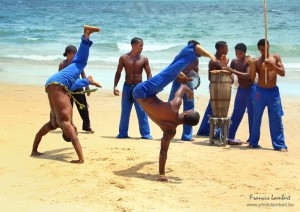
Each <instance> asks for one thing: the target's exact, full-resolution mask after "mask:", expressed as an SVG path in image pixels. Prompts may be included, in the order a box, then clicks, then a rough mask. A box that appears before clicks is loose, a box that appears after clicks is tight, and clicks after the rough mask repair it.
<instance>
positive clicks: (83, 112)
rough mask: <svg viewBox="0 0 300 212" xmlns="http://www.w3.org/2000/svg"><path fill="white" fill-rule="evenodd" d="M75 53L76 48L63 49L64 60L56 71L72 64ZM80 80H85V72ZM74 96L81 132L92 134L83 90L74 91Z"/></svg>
mask: <svg viewBox="0 0 300 212" xmlns="http://www.w3.org/2000/svg"><path fill="white" fill-rule="evenodd" d="M76 52H77V48H76V47H75V46H73V45H69V46H67V47H66V49H65V53H64V54H63V55H64V56H65V57H66V59H65V60H63V61H62V62H61V63H60V64H59V67H58V71H61V70H62V69H64V68H65V67H67V66H68V65H70V64H71V63H72V60H73V58H74V56H75V54H76ZM81 78H86V74H85V71H84V70H82V72H81ZM85 90H90V88H89V86H87V87H85ZM74 92H75V93H76V94H73V97H74V99H75V100H76V101H75V105H76V107H77V110H78V112H79V115H80V117H81V119H82V130H84V131H86V132H89V133H94V130H92V128H91V122H90V117H89V108H88V103H87V101H86V97H85V93H82V92H83V88H79V89H76V90H74ZM90 94H91V93H87V96H90ZM73 103H74V100H73V98H71V105H72V107H73ZM82 105H84V108H80V107H81V106H82Z"/></svg>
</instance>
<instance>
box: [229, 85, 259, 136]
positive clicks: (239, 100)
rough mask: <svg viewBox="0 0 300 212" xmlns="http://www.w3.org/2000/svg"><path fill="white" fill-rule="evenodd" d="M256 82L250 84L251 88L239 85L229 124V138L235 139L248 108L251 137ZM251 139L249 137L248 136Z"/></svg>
mask: <svg viewBox="0 0 300 212" xmlns="http://www.w3.org/2000/svg"><path fill="white" fill-rule="evenodd" d="M255 89H256V84H254V85H252V86H250V87H249V88H241V87H238V89H237V92H236V96H235V100H234V108H233V112H232V115H231V118H230V121H231V124H230V126H229V134H228V138H230V139H234V138H235V134H236V131H237V129H238V127H239V125H240V123H241V121H242V119H243V116H244V114H245V111H246V108H247V113H248V123H249V125H248V126H249V137H250V133H251V129H252V122H253V104H254V99H253V95H254V93H255ZM248 140H249V138H248Z"/></svg>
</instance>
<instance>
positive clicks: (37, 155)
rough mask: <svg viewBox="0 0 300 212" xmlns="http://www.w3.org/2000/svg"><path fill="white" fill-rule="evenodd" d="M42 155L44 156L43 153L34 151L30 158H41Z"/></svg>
mask: <svg viewBox="0 0 300 212" xmlns="http://www.w3.org/2000/svg"><path fill="white" fill-rule="evenodd" d="M41 155H44V154H43V153H41V152H38V151H32V152H31V155H30V156H32V157H39V156H41Z"/></svg>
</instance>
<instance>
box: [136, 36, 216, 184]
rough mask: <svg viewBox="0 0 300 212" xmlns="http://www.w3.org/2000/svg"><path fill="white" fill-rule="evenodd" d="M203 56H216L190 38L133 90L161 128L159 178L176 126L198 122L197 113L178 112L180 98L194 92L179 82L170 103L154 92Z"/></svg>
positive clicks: (191, 95)
mask: <svg viewBox="0 0 300 212" xmlns="http://www.w3.org/2000/svg"><path fill="white" fill-rule="evenodd" d="M200 56H206V57H210V58H211V59H212V60H216V58H215V57H214V56H213V55H212V54H211V53H209V52H207V51H206V50H205V49H203V48H202V46H201V45H200V44H199V43H198V42H197V41H189V42H188V45H187V46H186V47H185V48H183V50H181V52H180V53H179V54H178V55H177V56H176V57H175V59H174V61H173V62H172V63H171V64H170V65H169V66H168V67H167V68H165V69H164V70H162V71H161V72H160V73H159V74H157V75H156V76H154V77H152V78H151V79H149V80H147V81H144V82H141V83H139V84H138V85H137V86H136V87H135V88H134V90H133V96H134V98H135V99H136V100H137V102H138V103H139V104H140V105H141V106H142V108H143V109H144V111H145V112H146V113H147V115H148V116H149V117H150V118H151V119H152V120H153V121H154V122H155V123H156V124H157V125H158V126H159V127H160V128H161V130H162V131H163V137H162V138H161V148H160V155H159V174H160V177H159V178H158V180H159V181H168V179H167V177H166V176H165V164H166V160H167V153H168V149H169V144H170V141H171V140H172V138H174V136H175V134H176V127H177V126H178V125H180V124H188V125H191V126H195V125H197V124H198V122H199V118H200V116H199V113H198V112H196V111H191V110H188V111H184V112H183V113H181V114H179V108H180V106H181V102H182V97H183V95H184V94H187V96H188V99H190V98H192V97H193V94H194V92H193V91H192V90H191V89H190V88H188V87H187V86H186V85H181V86H180V87H179V89H178V90H177V92H176V93H175V95H174V98H173V100H171V101H170V102H163V101H162V100H160V99H159V98H158V97H157V96H156V95H157V93H159V92H160V91H162V90H163V88H164V87H166V86H167V85H168V84H169V83H170V82H173V81H174V80H175V79H176V78H177V76H178V75H179V74H180V72H181V71H182V70H184V69H185V68H186V67H187V66H188V64H190V63H191V62H193V61H194V60H195V59H196V58H197V57H200Z"/></svg>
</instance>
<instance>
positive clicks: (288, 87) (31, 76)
mask: <svg viewBox="0 0 300 212" xmlns="http://www.w3.org/2000/svg"><path fill="white" fill-rule="evenodd" d="M0 65H2V67H1V68H0V83H5V84H11V83H12V84H18V85H22V84H25V85H29V86H44V82H45V81H46V80H47V79H48V78H49V76H51V75H53V74H54V73H56V71H57V70H58V65H57V66H56V65H51V64H47V65H43V64H40V63H39V64H19V63H13V64H8V63H5V62H0ZM116 67H117V65H116ZM151 69H152V75H153V76H154V75H156V74H157V73H158V72H159V71H158V70H154V69H153V68H152V67H151ZM203 70H206V69H205V68H203V67H200V72H199V76H200V78H201V84H200V87H199V88H198V89H197V90H195V94H196V95H200V96H206V97H208V96H209V89H208V88H209V81H208V79H207V78H208V76H207V72H206V71H203ZM115 71H116V70H115V69H112V68H104V69H101V66H98V65H94V64H93V63H92V64H89V65H88V66H87V67H86V69H85V72H86V74H87V75H92V76H93V77H94V79H95V80H96V81H98V82H100V84H101V85H102V87H103V88H104V89H107V90H109V89H112V88H113V82H114V75H115ZM124 76H125V72H124V71H123V72H122V76H121V78H120V81H119V83H118V87H119V90H122V87H123V83H124V81H125V80H124ZM299 78H300V73H299V74H298V73H294V72H288V71H286V76H285V77H280V76H278V77H277V85H278V87H279V90H280V94H281V97H282V98H283V97H300V92H299V90H300V84H299V83H298V81H299ZM143 80H146V74H145V73H143ZM236 80H237V78H236V76H235V81H236ZM236 89H237V83H234V84H233V86H232V97H234V96H235V92H236ZM170 90H171V84H170V85H168V86H167V87H166V88H165V89H164V90H163V91H162V93H164V94H169V93H170Z"/></svg>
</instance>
